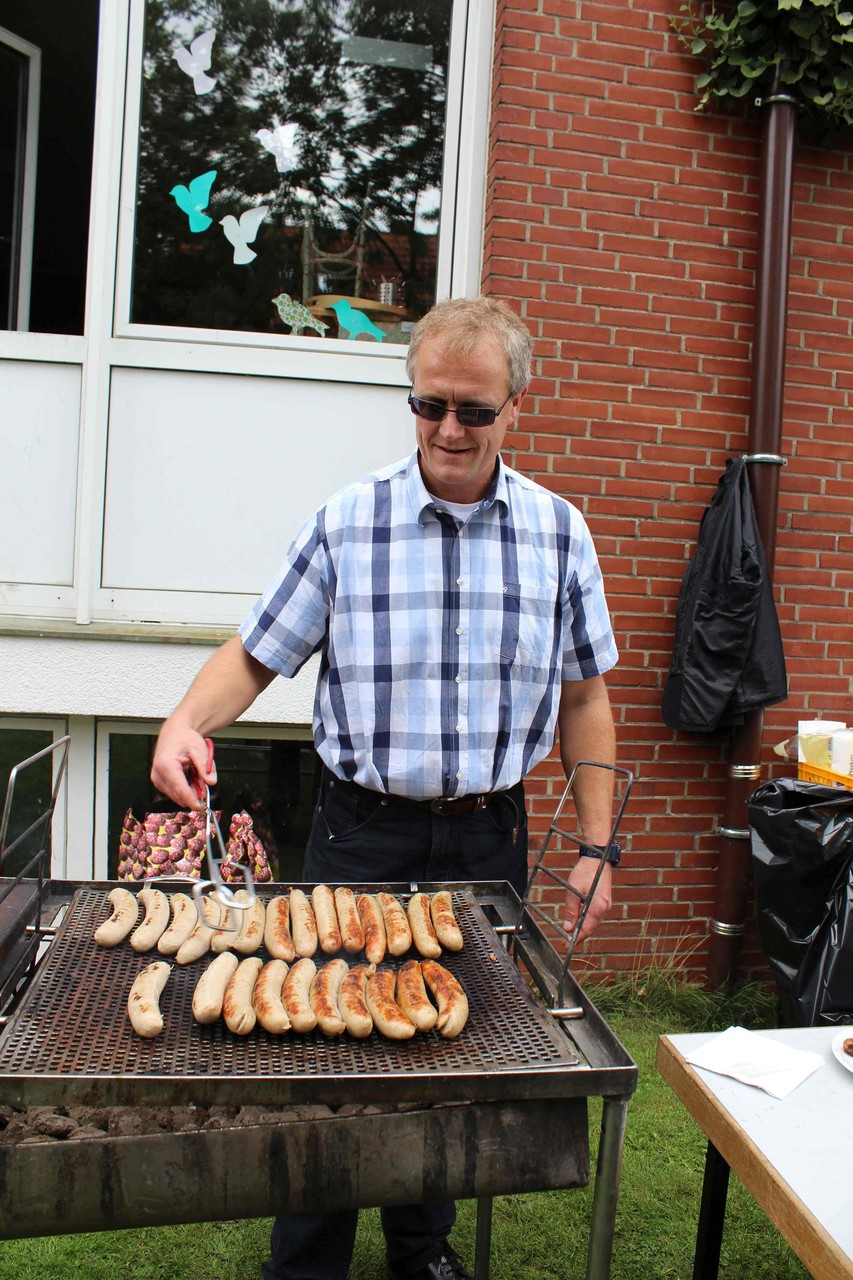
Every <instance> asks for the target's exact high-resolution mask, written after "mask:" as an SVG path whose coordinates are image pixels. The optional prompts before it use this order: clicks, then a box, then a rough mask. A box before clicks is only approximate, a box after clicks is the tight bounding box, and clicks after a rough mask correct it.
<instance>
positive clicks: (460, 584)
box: [456, 578, 465, 587]
mask: <svg viewBox="0 0 853 1280" xmlns="http://www.w3.org/2000/svg"><path fill="white" fill-rule="evenodd" d="M464 581H465V579H464V578H457V579H456V585H457V587H461V586H462V583H463V582H464Z"/></svg>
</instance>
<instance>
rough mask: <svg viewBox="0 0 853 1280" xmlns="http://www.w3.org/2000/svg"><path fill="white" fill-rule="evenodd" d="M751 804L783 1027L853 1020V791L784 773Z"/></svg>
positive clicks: (760, 904)
mask: <svg viewBox="0 0 853 1280" xmlns="http://www.w3.org/2000/svg"><path fill="white" fill-rule="evenodd" d="M748 809H749V821H750V828H751V838H752V870H753V877H754V880H755V909H756V916H757V923H758V934H759V937H760V939H761V944H762V947H763V949H764V954H765V956H766V957H767V960H768V962H769V964H770V967H771V969H772V970H773V973H774V976H775V978H776V985H777V987H778V990H779V998H780V1021H781V1024H782V1025H783V1026H795V1027H810V1026H817V1025H819V1024H821V1023H829V1024H832V1023H853V791H847V790H843V789H842V788H839V787H825V786H819V785H818V784H816V783H812V782H798V781H797V780H796V779H794V778H778V779H776V780H775V781H773V782H767V783H765V784H764V785H763V786H761V787H758V789H757V790H756V791H754V792H753V794H752V795H751V796H750V798H749V801H748Z"/></svg>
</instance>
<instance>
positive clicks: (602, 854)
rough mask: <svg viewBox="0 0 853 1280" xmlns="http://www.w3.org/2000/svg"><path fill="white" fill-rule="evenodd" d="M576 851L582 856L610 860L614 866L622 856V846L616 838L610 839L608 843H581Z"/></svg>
mask: <svg viewBox="0 0 853 1280" xmlns="http://www.w3.org/2000/svg"><path fill="white" fill-rule="evenodd" d="M578 853H579V854H580V856H581V857H582V858H599V859H600V858H603V859H604V861H605V862H610V863H612V865H613V866H614V867H615V866H617V865H618V863H619V859H620V858H621V857H622V846H621V844H620V843H619V841H618V840H611V841H610V844H608V845H603V844H582V845H581V847H580V848H579V849H578Z"/></svg>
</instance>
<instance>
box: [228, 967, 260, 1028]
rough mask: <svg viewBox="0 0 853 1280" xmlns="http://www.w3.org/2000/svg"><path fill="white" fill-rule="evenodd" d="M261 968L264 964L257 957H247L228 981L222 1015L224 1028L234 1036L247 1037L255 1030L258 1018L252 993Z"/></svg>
mask: <svg viewBox="0 0 853 1280" xmlns="http://www.w3.org/2000/svg"><path fill="white" fill-rule="evenodd" d="M263 967H264V962H263V960H261V959H260V957H259V956H247V957H246V959H245V960H241V961H240V963H239V964H238V965H237V968H236V969H235V970H234V972H233V973H232V975H231V977H230V978H229V979H228V984H227V986H226V987H225V995H224V996H223V998H222V1013H223V1016H224V1018H225V1025H226V1027H227V1028H228V1030H229V1031H233V1033H234V1035H235V1036H247V1035H248V1034H249V1032H250V1031H254V1029H255V1023H256V1022H257V1017H258V1016H257V1014H256V1013H255V1008H254V1005H253V1004H252V992H253V991H254V988H255V983H256V982H257V980H258V974H259V973H260V971H261V969H262V968H263Z"/></svg>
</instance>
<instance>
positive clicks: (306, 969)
mask: <svg viewBox="0 0 853 1280" xmlns="http://www.w3.org/2000/svg"><path fill="white" fill-rule="evenodd" d="M316 972H317V966H316V964H315V963H314V961H313V960H311V959H310V958H309V957H308V956H302V957H301V958H300V959H299V960H297V961H296V964H294V965H293V966H292V967H291V969H290V972H289V973H288V975H287V977H286V978H285V980H284V986H283V987H282V991H281V999H282V1003H283V1004H284V1007H285V1009H286V1011H287V1016H288V1018H289V1019H290V1025H291V1026H292V1027H293V1030H294V1031H313V1030H314V1028H315V1027H316V1025H317V1015H316V1014H315V1012H314V1010H313V1009H312V1008H311V1001H310V1000H309V999H308V993H309V991H310V990H311V982H312V980H313V978H314V974H315V973H316Z"/></svg>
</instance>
